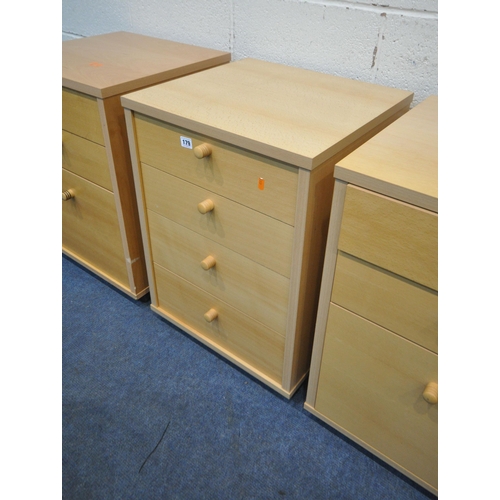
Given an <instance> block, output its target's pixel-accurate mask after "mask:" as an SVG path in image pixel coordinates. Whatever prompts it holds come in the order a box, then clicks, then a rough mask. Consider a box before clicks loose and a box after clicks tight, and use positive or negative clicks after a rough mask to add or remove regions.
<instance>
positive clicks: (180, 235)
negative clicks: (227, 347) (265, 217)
mask: <svg viewBox="0 0 500 500" xmlns="http://www.w3.org/2000/svg"><path fill="white" fill-rule="evenodd" d="M148 225H149V234H150V238H151V249H152V253H153V261H154V262H156V263H158V264H159V265H161V266H162V267H165V268H166V269H168V270H169V271H172V272H173V273H175V274H177V275H178V276H180V277H182V278H184V279H185V280H187V281H189V282H191V283H193V284H194V285H196V286H197V287H199V288H201V289H203V290H205V291H206V292H208V293H210V294H212V295H214V296H215V297H217V298H219V299H221V300H223V301H224V302H227V303H228V304H230V305H231V306H233V307H235V308H236V309H238V310H240V311H241V312H243V313H245V314H247V315H248V316H251V317H252V318H254V319H255V320H257V321H259V322H260V323H263V324H265V325H266V326H268V327H269V328H271V329H273V330H275V331H276V332H277V333H280V334H281V335H283V336H285V330H286V313H287V306H288V288H289V281H290V280H289V279H288V278H285V277H284V276H282V275H281V274H278V273H275V272H274V271H271V270H270V269H268V268H267V267H263V266H261V265H259V264H257V263H256V262H254V261H252V260H250V259H247V258H246V257H243V256H242V255H240V254H238V253H236V252H233V251H232V250H229V249H228V248H226V247H224V246H222V245H219V244H218V243H215V242H214V241H212V240H210V239H208V238H205V237H204V236H202V235H200V234H198V233H196V232H194V231H191V230H190V229H187V228H185V227H184V226H180V225H179V224H176V223H175V222H173V221H171V220H170V219H167V218H166V217H162V216H161V215H158V214H156V213H155V212H151V211H148ZM206 259H207V260H206ZM202 261H204V265H205V267H206V268H207V269H204V268H203V267H202ZM210 266H212V267H210Z"/></svg>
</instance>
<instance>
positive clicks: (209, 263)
mask: <svg viewBox="0 0 500 500" xmlns="http://www.w3.org/2000/svg"><path fill="white" fill-rule="evenodd" d="M214 266H215V259H214V257H212V256H211V255H209V256H208V257H206V258H205V259H203V260H202V261H201V267H202V268H203V269H205V271H208V270H209V269H211V268H212V267H214Z"/></svg>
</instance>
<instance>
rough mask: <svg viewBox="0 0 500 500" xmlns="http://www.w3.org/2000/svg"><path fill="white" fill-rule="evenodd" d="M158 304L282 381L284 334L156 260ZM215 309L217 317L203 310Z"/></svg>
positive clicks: (191, 329)
mask: <svg viewBox="0 0 500 500" xmlns="http://www.w3.org/2000/svg"><path fill="white" fill-rule="evenodd" d="M154 272H155V278H156V289H157V295H158V302H159V308H160V309H161V310H163V311H164V312H165V313H166V314H168V315H171V316H172V317H173V318H174V319H175V320H177V321H178V322H181V323H184V324H185V325H186V326H187V327H188V328H189V329H190V331H192V332H193V333H195V334H197V335H201V336H202V337H205V338H207V339H208V340H210V341H211V342H214V343H215V344H217V345H218V346H219V347H220V348H222V349H224V350H226V351H229V353H230V354H231V355H233V356H236V357H238V358H240V359H241V360H243V361H244V362H246V363H248V364H250V365H251V366H253V367H255V368H256V369H257V370H259V371H260V372H262V373H264V374H266V375H267V376H268V377H271V378H272V379H274V380H275V381H276V382H278V383H280V384H281V375H282V369H283V353H284V343H285V342H284V338H283V337H282V336H281V335H278V334H277V333H276V332H274V331H272V330H270V329H269V328H266V327H265V326H264V325H262V324H261V323H258V322H257V321H254V320H253V319H251V318H249V317H248V316H246V315H245V314H242V313H241V312H239V311H237V310H236V309H234V308H232V307H231V306H229V305H228V304H226V303H225V302H223V301H221V300H219V299H217V298H215V297H214V296H212V295H210V294H208V293H206V292H204V291H203V290H201V289H199V288H198V287H195V286H193V285H192V284H190V283H188V282H187V281H185V280H183V279H182V278H180V277H178V276H177V275H175V274H173V273H171V272H170V271H167V270H166V269H164V268H162V267H161V266H159V265H158V264H155V266H154ZM210 309H215V310H216V311H217V313H218V316H217V318H215V319H214V320H213V321H211V322H208V321H206V320H205V318H204V314H205V313H206V312H207V311H209V310H210Z"/></svg>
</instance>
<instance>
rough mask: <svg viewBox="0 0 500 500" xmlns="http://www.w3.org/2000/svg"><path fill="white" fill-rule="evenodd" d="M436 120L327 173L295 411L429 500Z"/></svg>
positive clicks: (408, 119) (434, 396)
mask: <svg viewBox="0 0 500 500" xmlns="http://www.w3.org/2000/svg"><path fill="white" fill-rule="evenodd" d="M437 130H438V109H437V96H432V97H429V98H428V99H426V100H425V101H424V102H422V103H420V104H419V105H417V106H416V107H415V108H413V109H412V110H411V111H409V112H408V113H407V114H406V115H404V116H403V117H401V118H400V119H399V120H397V121H396V122H394V123H393V124H391V125H390V126H388V127H387V128H386V129H385V130H383V131H382V132H380V134H378V135H377V136H375V137H373V138H372V139H371V140H370V141H368V142H367V143H365V144H364V145H363V146H361V147H360V148H359V149H357V150H356V151H354V152H353V153H351V154H350V155H349V156H348V157H346V158H345V159H344V160H342V161H340V162H339V163H338V164H337V166H336V167H335V174H334V175H335V193H334V196H333V203H332V213H331V220H330V228H329V233H328V243H327V248H326V255H325V266H324V270H323V281H322V285H321V292H320V301H319V306H318V316H317V325H316V331H315V337H314V347H313V354H312V361H311V370H310V377H309V385H308V390H307V399H306V404H305V407H306V409H308V410H309V411H311V412H312V413H313V414H315V415H316V416H318V417H319V418H321V419H322V420H324V421H325V422H327V423H329V424H330V425H332V426H333V427H335V428H336V429H338V430H340V431H341V432H343V433H344V434H346V435H347V436H349V437H350V438H352V439H353V440H354V441H356V442H357V443H359V444H360V445H362V446H364V447H365V448H367V449H368V450H370V451H371V452H373V453H374V454H375V455H377V456H378V457H380V458H382V459H383V460H385V461H386V462H388V463H389V464H391V465H392V466H394V467H395V468H397V469H398V470H399V471H401V472H403V473H404V474H406V475H407V476H409V477H410V478H412V479H413V480H414V481H416V482H417V483H419V484H420V485H421V486H423V487H425V488H427V489H428V490H430V491H431V492H433V493H435V494H437V489H438V439H437V434H438V404H437V403H438V380H437V376H438V186H437V177H438V169H437V163H438V155H437V151H438V133H437Z"/></svg>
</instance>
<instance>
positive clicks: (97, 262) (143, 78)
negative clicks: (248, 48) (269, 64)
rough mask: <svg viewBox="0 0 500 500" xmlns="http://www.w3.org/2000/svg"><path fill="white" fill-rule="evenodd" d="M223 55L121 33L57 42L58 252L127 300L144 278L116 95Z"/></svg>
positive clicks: (139, 292) (142, 289) (141, 290)
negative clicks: (59, 94)
mask: <svg viewBox="0 0 500 500" xmlns="http://www.w3.org/2000/svg"><path fill="white" fill-rule="evenodd" d="M230 57H231V56H230V54H229V53H226V52H220V51H217V50H210V49H204V48H200V47H194V46H191V45H184V44H180V43H175V42H170V41H167V40H160V39H157V38H151V37H147V36H142V35H137V34H133V33H125V32H118V33H110V34H106V35H99V36H93V37H88V38H81V39H77V40H70V41H66V42H63V44H62V168H63V169H62V199H63V202H64V203H63V207H62V248H63V252H64V253H65V254H66V255H68V256H69V257H72V258H73V259H74V260H76V261H78V262H79V263H80V264H82V265H83V266H85V267H87V268H88V269H90V270H91V271H93V272H95V273H96V274H97V275H99V276H100V277H102V278H104V279H106V280H107V281H108V282H110V283H112V284H113V285H114V286H116V287H117V288H119V289H120V290H121V291H123V292H125V293H127V294H128V295H130V296H131V297H133V298H136V299H137V298H139V297H141V296H143V295H144V294H146V293H147V291H148V281H147V273H146V266H145V262H144V250H143V246H142V238H141V236H140V225H139V217H138V211H137V201H136V197H135V189H134V186H133V174H132V167H131V162H130V153H129V147H128V138H127V132H126V126H125V119H124V113H123V108H122V107H121V104H120V96H121V94H123V93H124V92H130V91H132V90H136V89H140V88H143V87H146V86H149V85H152V84H155V83H159V82H164V81H166V80H170V79H172V78H177V77H179V76H183V75H186V74H189V73H193V72H196V71H200V70H203V69H206V68H209V67H213V66H217V65H220V64H223V63H227V62H229V60H230Z"/></svg>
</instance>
